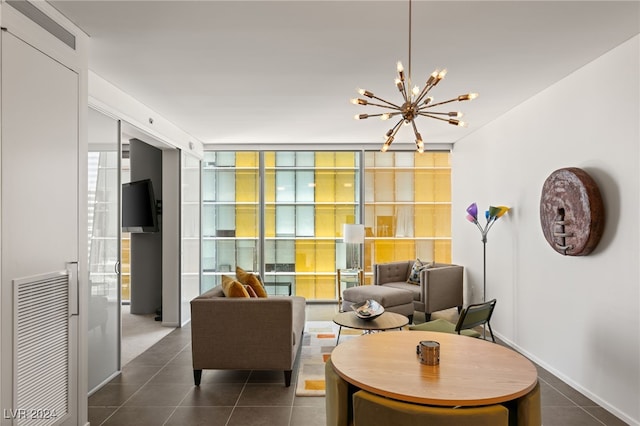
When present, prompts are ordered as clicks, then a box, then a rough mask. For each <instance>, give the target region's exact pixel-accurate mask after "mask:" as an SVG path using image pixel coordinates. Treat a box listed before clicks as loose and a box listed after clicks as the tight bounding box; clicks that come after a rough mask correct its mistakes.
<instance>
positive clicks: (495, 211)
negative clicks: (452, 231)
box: [467, 203, 509, 339]
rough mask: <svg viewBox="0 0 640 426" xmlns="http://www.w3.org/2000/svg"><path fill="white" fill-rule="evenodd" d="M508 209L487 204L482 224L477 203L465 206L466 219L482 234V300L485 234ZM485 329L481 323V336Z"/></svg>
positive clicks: (485, 266)
mask: <svg viewBox="0 0 640 426" xmlns="http://www.w3.org/2000/svg"><path fill="white" fill-rule="evenodd" d="M508 211H509V207H505V206H498V207H493V206H489V210H487V211H485V213H484V216H485V219H486V220H487V223H486V224H485V225H484V226H482V225H480V223H479V222H478V205H477V204H476V203H473V204H471V205H470V206H469V207H467V220H468V221H469V222H471V223H473V224H474V225H476V226H477V227H478V229H479V230H480V233H481V234H482V302H483V303H484V302H486V301H487V300H486V297H487V234H488V233H489V230H490V229H491V227H492V226H493V224H494V223H496V221H497V220H498V219H499V218H500V217H502V216H503V215H504V214H505V213H506V212H508ZM485 332H486V329H485V326H484V325H483V328H482V338H483V339H484V338H485V337H486V334H485Z"/></svg>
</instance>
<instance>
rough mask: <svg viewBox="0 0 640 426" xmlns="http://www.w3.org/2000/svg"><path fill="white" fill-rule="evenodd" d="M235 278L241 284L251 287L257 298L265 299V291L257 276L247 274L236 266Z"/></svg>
mask: <svg viewBox="0 0 640 426" xmlns="http://www.w3.org/2000/svg"><path fill="white" fill-rule="evenodd" d="M236 277H237V278H238V281H240V282H241V283H242V284H245V285H249V286H251V288H252V289H253V291H255V293H256V295H258V297H267V291H266V290H265V289H264V287H263V285H262V282H261V280H260V277H259V276H258V275H256V274H253V273H251V272H247V271H245V270H244V269H242V268H241V267H239V266H236Z"/></svg>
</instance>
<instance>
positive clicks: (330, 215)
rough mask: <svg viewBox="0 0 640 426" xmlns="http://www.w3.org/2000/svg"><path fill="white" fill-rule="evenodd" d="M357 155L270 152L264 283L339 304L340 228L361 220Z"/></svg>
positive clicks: (266, 190) (350, 153)
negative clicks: (337, 289)
mask: <svg viewBox="0 0 640 426" xmlns="http://www.w3.org/2000/svg"><path fill="white" fill-rule="evenodd" d="M358 155H359V154H357V153H354V152H281V151H279V152H266V153H265V156H264V169H265V210H264V211H265V272H264V276H265V281H266V282H267V284H269V283H275V284H277V285H278V287H279V288H283V287H285V288H288V287H289V285H291V287H292V288H293V291H292V292H293V293H295V294H297V295H300V296H304V297H306V298H307V299H311V300H313V299H316V300H331V299H335V297H336V294H335V275H336V269H337V268H338V267H344V266H345V265H344V254H343V252H344V250H343V248H342V245H343V244H342V242H341V238H342V225H343V224H344V223H356V221H357V218H358V217H359V211H360V210H359V209H360V206H359V197H358V194H359V192H358V188H359V180H358V168H359V162H358Z"/></svg>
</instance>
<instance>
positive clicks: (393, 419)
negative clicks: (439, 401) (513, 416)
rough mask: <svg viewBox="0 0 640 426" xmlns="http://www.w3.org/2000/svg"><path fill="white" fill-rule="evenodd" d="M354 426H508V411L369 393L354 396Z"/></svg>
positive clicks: (499, 406) (497, 407) (359, 392)
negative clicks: (424, 401) (402, 400)
mask: <svg viewBox="0 0 640 426" xmlns="http://www.w3.org/2000/svg"><path fill="white" fill-rule="evenodd" d="M353 420H354V425H355V426H388V425H403V426H422V425H431V424H433V425H439V426H508V424H509V410H508V409H507V408H506V407H504V406H502V405H499V404H496V405H485V406H482V407H469V408H466V407H460V408H453V407H433V406H429V405H420V404H411V403H408V402H401V401H396V400H393V399H389V398H384V397H381V396H378V395H374V394H372V393H369V392H366V391H363V390H361V391H358V392H356V393H354V394H353Z"/></svg>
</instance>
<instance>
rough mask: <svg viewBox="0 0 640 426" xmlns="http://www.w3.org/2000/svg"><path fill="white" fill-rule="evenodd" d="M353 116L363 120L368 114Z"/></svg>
mask: <svg viewBox="0 0 640 426" xmlns="http://www.w3.org/2000/svg"><path fill="white" fill-rule="evenodd" d="M353 118H355V119H356V120H364V119H365V118H369V114H356V115H354V116H353Z"/></svg>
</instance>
